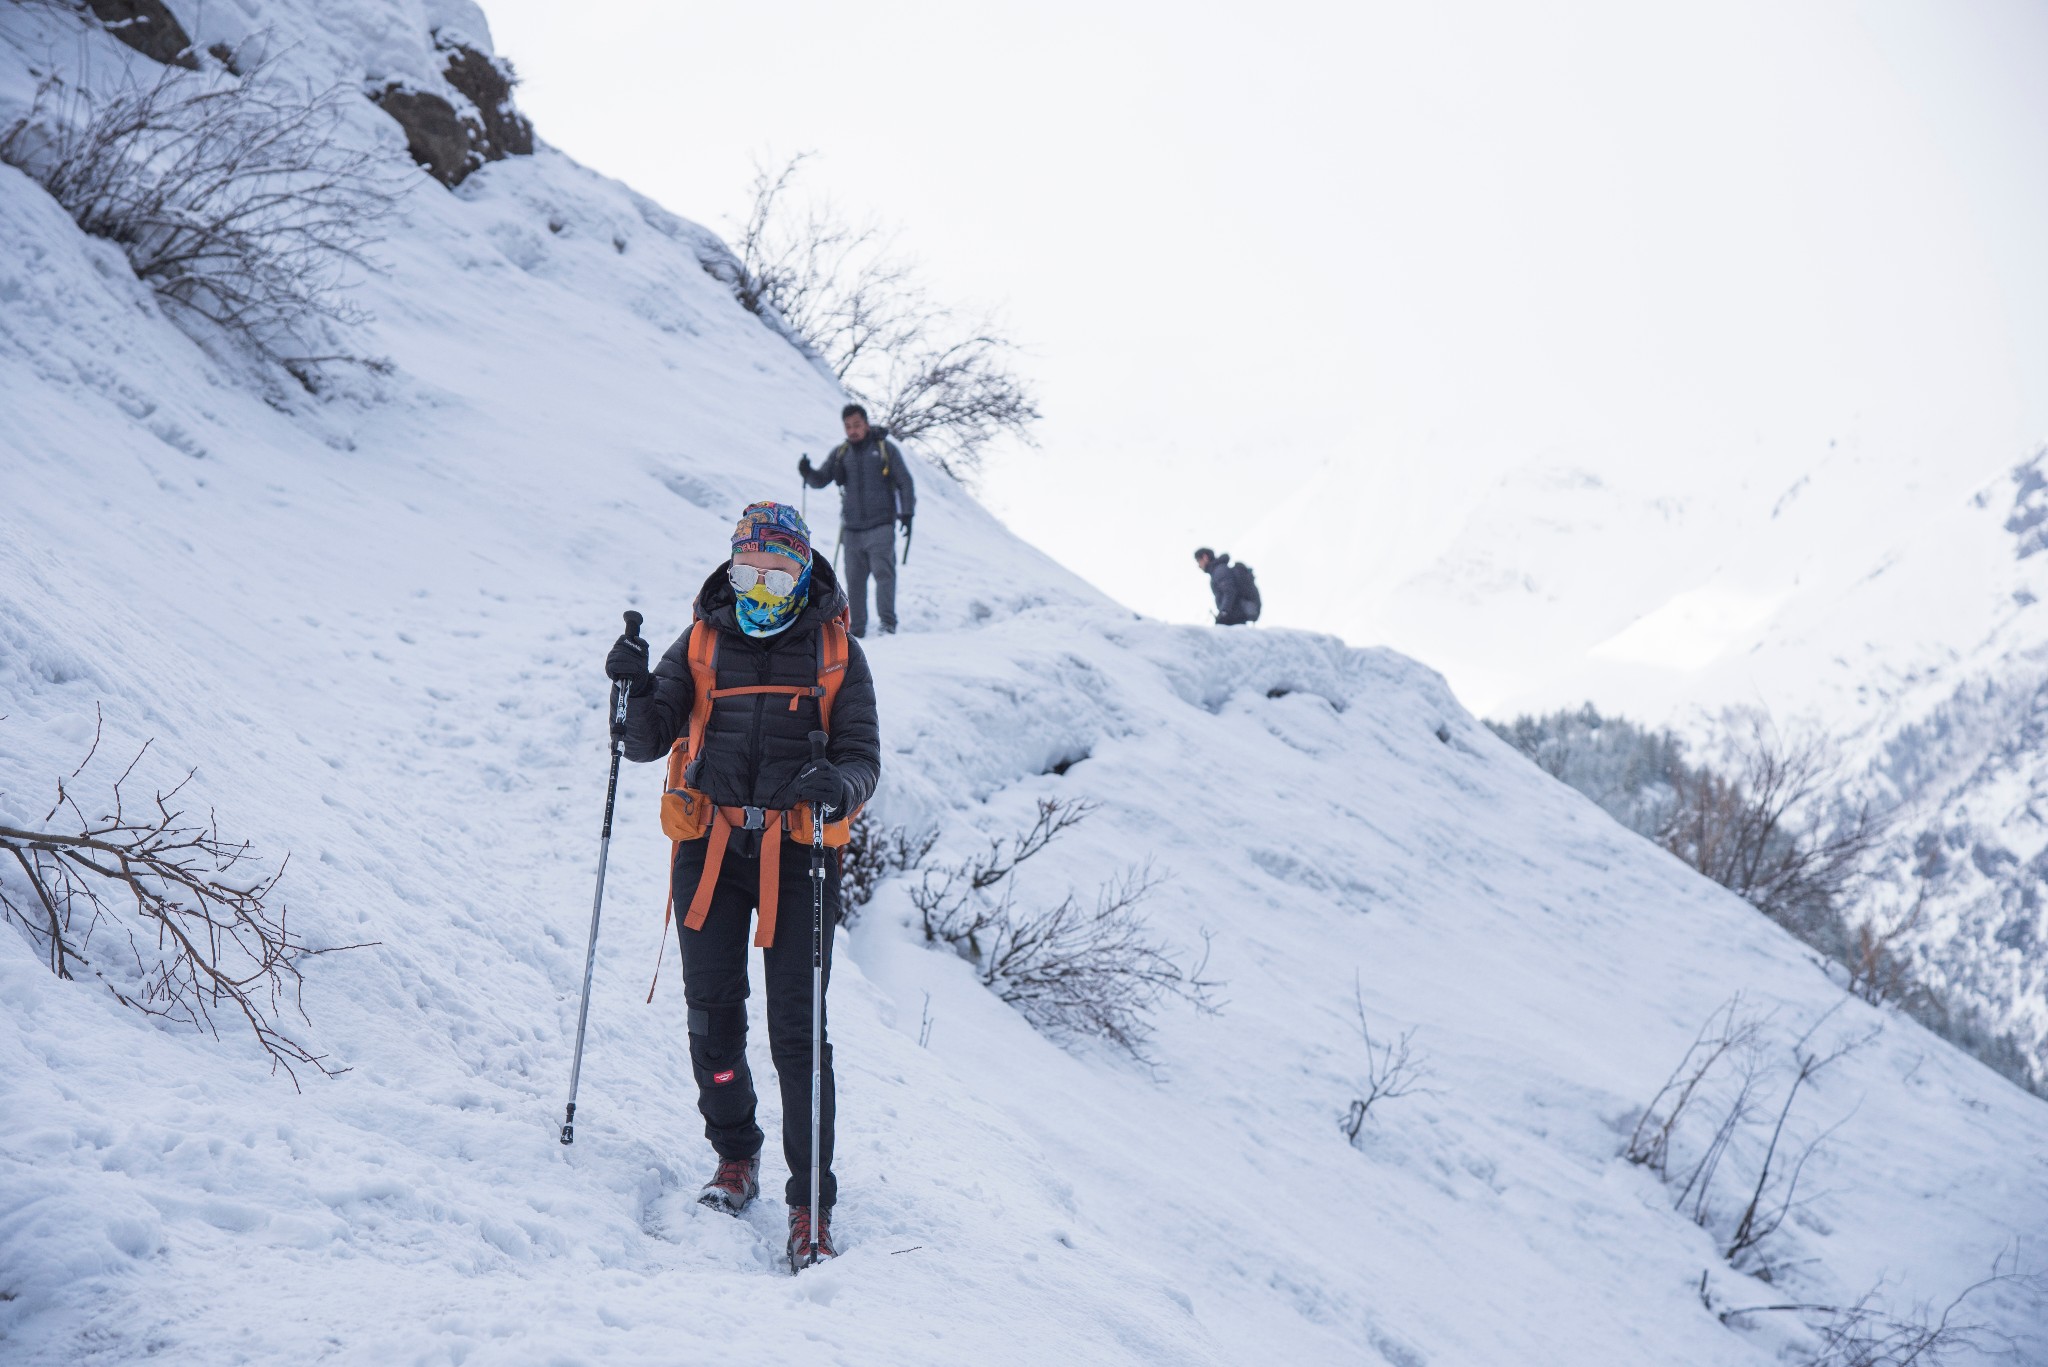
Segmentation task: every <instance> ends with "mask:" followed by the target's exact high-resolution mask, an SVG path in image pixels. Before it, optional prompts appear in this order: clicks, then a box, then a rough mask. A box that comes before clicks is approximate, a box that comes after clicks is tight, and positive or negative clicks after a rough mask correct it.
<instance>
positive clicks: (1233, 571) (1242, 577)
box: [1195, 546, 1259, 627]
mask: <svg viewBox="0 0 2048 1367" xmlns="http://www.w3.org/2000/svg"><path fill="white" fill-rule="evenodd" d="M1195 564H1196V565H1198V566H1199V567H1200V568H1201V570H1202V573H1204V574H1206V575H1208V576H1209V592H1210V593H1211V594H1213V595H1214V596H1215V599H1216V625H1217V626H1219V627H1236V626H1243V625H1244V624H1245V623H1246V622H1250V621H1253V620H1255V619H1256V618H1257V617H1258V615H1259V599H1258V591H1257V590H1256V589H1250V588H1248V584H1247V581H1248V580H1249V579H1250V578H1251V575H1250V572H1249V571H1248V570H1246V568H1245V567H1244V566H1242V565H1233V564H1231V563H1230V556H1229V555H1228V554H1227V553H1225V554H1222V555H1218V554H1217V553H1216V552H1215V551H1212V550H1210V549H1209V548H1208V547H1207V546H1204V547H1202V548H1201V549H1200V550H1198V551H1196V552H1195Z"/></svg>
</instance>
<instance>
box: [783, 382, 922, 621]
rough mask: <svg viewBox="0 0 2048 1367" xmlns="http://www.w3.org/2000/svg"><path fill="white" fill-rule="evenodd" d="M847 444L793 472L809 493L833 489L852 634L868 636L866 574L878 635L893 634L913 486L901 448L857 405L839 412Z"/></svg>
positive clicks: (800, 464)
mask: <svg viewBox="0 0 2048 1367" xmlns="http://www.w3.org/2000/svg"><path fill="white" fill-rule="evenodd" d="M839 419H840V421H841V422H842V423H844V424H845V426H846V440H845V441H844V442H842V443H841V444H840V445H838V446H836V447H834V448H833V450H832V454H831V455H829V456H827V457H825V463H824V464H823V465H819V466H815V467H814V466H812V464H811V458H810V457H809V456H805V457H803V459H801V460H799V461H798V462H797V464H796V470H797V473H798V474H800V475H802V476H803V479H804V483H805V484H808V485H810V486H811V488H813V489H822V488H824V487H825V486H826V485H828V484H837V485H838V486H839V487H840V494H839V522H840V527H841V529H842V531H843V534H844V537H845V541H846V592H847V597H848V599H849V600H850V602H851V604H852V607H853V634H854V635H856V636H865V635H867V630H868V575H869V574H870V573H872V574H873V575H874V577H875V616H876V617H878V618H880V619H881V622H882V633H883V634H884V635H887V634H888V633H890V632H892V631H894V630H896V527H895V524H896V523H898V522H900V523H902V524H903V535H904V536H905V538H906V539H907V538H908V537H909V535H910V519H911V517H912V515H913V514H915V513H916V512H917V487H916V485H915V484H913V483H912V482H911V479H910V464H909V462H907V461H905V460H904V459H903V451H902V448H900V447H898V446H897V445H896V443H895V442H893V441H890V440H889V429H888V428H886V427H870V426H868V411H867V409H865V408H862V407H861V406H860V405H859V404H857V403H850V404H848V405H846V407H844V408H842V409H840V410H839Z"/></svg>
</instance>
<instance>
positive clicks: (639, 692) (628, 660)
mask: <svg viewBox="0 0 2048 1367" xmlns="http://www.w3.org/2000/svg"><path fill="white" fill-rule="evenodd" d="M604 672H605V677H606V678H609V679H615V680H617V681H618V682H620V683H622V684H624V685H626V692H627V693H628V694H629V695H631V696H632V697H635V698H644V697H646V696H647V695H648V694H649V693H652V692H653V691H654V676H653V675H652V674H650V673H648V672H647V638H646V637H644V636H621V637H620V638H619V639H618V640H617V641H616V642H614V643H613V645H612V651H611V654H609V655H607V656H605V657H604Z"/></svg>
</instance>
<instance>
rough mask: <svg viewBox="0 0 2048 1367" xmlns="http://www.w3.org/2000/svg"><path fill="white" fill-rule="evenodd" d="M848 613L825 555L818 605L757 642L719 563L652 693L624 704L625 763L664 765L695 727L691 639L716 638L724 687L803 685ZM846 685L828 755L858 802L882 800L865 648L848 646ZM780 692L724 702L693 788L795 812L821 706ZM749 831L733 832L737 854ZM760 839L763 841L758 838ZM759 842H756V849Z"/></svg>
mask: <svg viewBox="0 0 2048 1367" xmlns="http://www.w3.org/2000/svg"><path fill="white" fill-rule="evenodd" d="M845 606H846V594H845V592H844V591H843V590H841V588H840V587H839V580H838V577H837V576H836V575H834V574H833V572H832V566H831V565H830V564H829V563H828V562H827V561H826V560H825V558H824V557H823V556H818V557H817V558H815V559H814V560H812V562H811V601H810V604H809V606H807V607H806V608H805V609H804V610H803V612H802V613H801V614H800V615H799V616H798V617H797V619H796V622H795V623H794V624H793V625H791V626H790V627H789V628H787V629H786V630H784V631H780V632H777V633H776V634H775V635H773V636H768V637H761V638H756V637H753V636H749V635H747V634H746V633H745V632H743V631H741V630H740V625H739V621H738V619H737V618H735V617H734V616H733V592H732V585H731V583H730V582H728V581H727V579H726V566H725V565H720V566H719V567H718V568H717V569H716V570H715V571H713V572H712V575H711V577H710V578H709V579H707V580H705V581H704V587H703V588H702V589H699V590H698V592H697V612H698V620H697V621H696V622H694V623H692V624H691V626H690V628H689V630H688V631H685V632H684V633H683V634H682V635H681V636H679V637H677V638H676V643H675V644H674V645H672V646H670V647H669V648H668V651H667V652H666V653H665V654H664V655H663V656H662V657H661V663H660V664H658V665H656V666H655V668H654V688H653V691H652V692H650V693H648V694H647V695H646V696H644V697H638V698H631V699H628V701H627V703H626V758H627V759H630V760H635V761H638V762H641V763H645V762H647V761H649V760H657V759H664V758H666V757H667V755H668V752H669V747H670V746H671V745H673V744H674V743H675V741H676V739H677V738H678V737H680V736H681V735H683V733H684V732H685V731H686V730H687V729H688V728H689V725H690V704H691V703H692V702H694V701H695V700H696V696H697V690H696V687H695V685H694V684H693V683H692V682H691V679H690V632H692V631H706V630H709V631H716V632H717V633H718V686H719V687H720V688H744V687H746V686H748V685H750V684H776V685H789V684H795V685H798V686H802V687H808V686H810V685H812V684H815V683H817V681H818V652H819V640H818V632H819V629H820V628H821V627H823V626H824V625H825V623H826V622H828V621H830V620H831V619H832V618H833V617H834V616H835V615H837V614H838V612H839V611H840V610H841V609H842V608H843V607H845ZM846 644H847V658H846V681H845V682H844V683H842V684H841V685H840V686H839V695H838V697H836V698H834V699H833V702H832V728H831V736H832V739H831V741H830V743H829V744H828V745H827V747H826V754H827V755H828V756H829V757H830V758H831V760H832V763H833V764H835V765H837V766H838V768H839V772H840V773H841V774H842V775H844V776H845V777H846V779H847V780H848V782H849V783H850V784H851V792H850V797H851V800H852V802H853V804H854V805H856V806H857V805H859V804H860V803H863V802H866V801H867V800H868V798H870V797H871V796H873V795H874V791H875V784H876V783H877V782H879V781H880V779H881V776H882V733H881V726H880V723H879V721H878V719H877V717H876V713H875V677H874V674H873V673H872V672H871V671H870V670H869V669H868V661H867V656H865V655H864V654H862V653H861V648H860V642H859V641H855V640H852V639H849V640H848V641H847V643H846ZM789 702H790V700H789V697H788V696H787V695H785V694H777V693H753V694H743V695H741V696H739V697H736V698H720V699H719V700H718V701H717V702H716V703H714V704H713V705H712V708H711V720H710V722H709V723H708V724H707V727H706V732H707V734H706V735H705V738H704V748H703V751H702V753H701V755H700V757H699V762H698V767H697V773H696V774H695V776H694V779H693V782H694V786H695V787H696V788H697V789H698V790H699V791H700V792H702V793H704V794H706V795H707V796H709V797H710V799H711V800H712V801H713V802H716V803H718V804H719V805H720V806H725V807H791V806H794V805H795V804H796V802H797V801H798V799H797V798H796V797H795V795H794V793H793V791H792V789H793V785H794V784H795V782H796V777H797V775H798V774H799V773H801V772H802V771H803V768H804V766H805V765H806V764H807V763H808V762H809V761H810V758H811V739H810V736H811V732H813V731H815V730H817V729H818V700H817V699H816V698H814V697H800V698H798V699H797V700H796V704H797V705H796V707H795V709H794V710H792V709H791V708H790V705H789ZM742 834H747V835H751V834H753V833H752V832H735V833H734V840H735V844H734V847H733V848H734V850H735V852H738V853H748V852H750V851H744V850H741V848H740V843H739V838H740V836H741V835H742ZM756 838H758V837H756ZM748 843H751V842H748Z"/></svg>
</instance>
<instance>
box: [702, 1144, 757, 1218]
mask: <svg viewBox="0 0 2048 1367" xmlns="http://www.w3.org/2000/svg"><path fill="white" fill-rule="evenodd" d="M760 1194H761V1155H759V1154H755V1155H754V1156H753V1157H752V1158H728V1159H725V1160H724V1161H723V1162H721V1163H720V1164H719V1165H718V1171H717V1172H715V1173H713V1174H712V1175H711V1180H710V1181H709V1182H706V1183H705V1184H704V1190H703V1191H701V1192H699V1193H698V1194H697V1204H698V1205H700V1206H709V1207H711V1208H712V1209H713V1210H722V1211H724V1212H725V1213H726V1214H727V1215H737V1214H739V1213H740V1212H741V1211H743V1210H745V1209H746V1208H747V1203H748V1202H750V1201H752V1200H753V1199H754V1198H755V1197H756V1196H759V1195H760Z"/></svg>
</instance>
